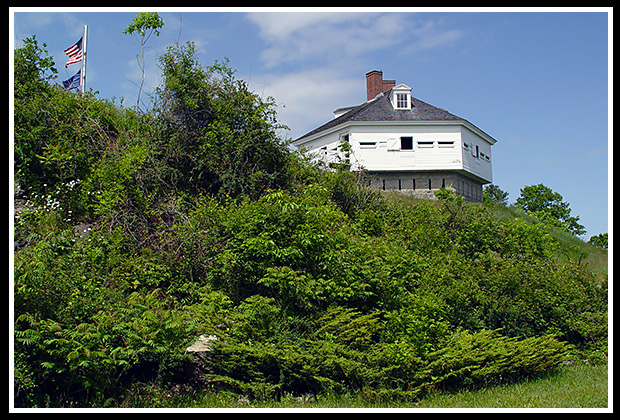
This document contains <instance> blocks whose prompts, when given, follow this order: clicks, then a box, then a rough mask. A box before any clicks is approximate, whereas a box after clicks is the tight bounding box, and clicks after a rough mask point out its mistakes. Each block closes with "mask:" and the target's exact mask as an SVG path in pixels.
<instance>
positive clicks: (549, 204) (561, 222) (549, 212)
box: [515, 184, 586, 235]
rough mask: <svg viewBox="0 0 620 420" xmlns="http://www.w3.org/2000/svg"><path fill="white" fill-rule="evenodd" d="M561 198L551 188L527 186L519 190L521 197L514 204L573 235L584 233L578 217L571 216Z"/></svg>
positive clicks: (567, 205)
mask: <svg viewBox="0 0 620 420" xmlns="http://www.w3.org/2000/svg"><path fill="white" fill-rule="evenodd" d="M562 200H563V197H562V196H561V195H560V194H559V193H556V192H553V190H551V188H549V187H547V186H545V185H543V184H538V185H529V186H526V187H523V188H521V196H519V198H517V201H516V202H515V204H516V205H517V207H520V208H522V209H523V210H525V211H526V212H527V213H529V214H531V215H534V216H535V217H537V218H538V219H540V220H542V221H544V222H547V223H550V224H551V225H553V226H555V227H558V228H560V229H564V230H567V231H569V232H571V233H573V234H575V235H583V234H584V233H586V230H585V227H584V226H583V225H581V224H579V223H578V222H579V216H571V215H570V213H571V209H570V206H569V204H568V203H567V202H565V201H562Z"/></svg>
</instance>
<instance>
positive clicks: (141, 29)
mask: <svg viewBox="0 0 620 420" xmlns="http://www.w3.org/2000/svg"><path fill="white" fill-rule="evenodd" d="M163 26H164V21H163V20H162V18H161V17H159V13H157V12H142V13H138V14H137V15H135V16H134V17H133V21H132V22H131V24H130V25H129V26H127V27H126V28H125V29H124V30H123V33H124V34H129V35H132V34H134V33H137V34H138V35H139V36H140V39H139V45H140V55H139V56H137V57H136V59H137V60H138V66H139V67H140V71H141V72H142V78H141V80H140V86H139V87H138V101H137V106H138V109H140V94H141V93H142V88H143V87H144V46H145V45H146V43H147V42H148V40H149V38H150V37H151V36H152V35H153V34H155V36H159V30H160V29H161V28H163Z"/></svg>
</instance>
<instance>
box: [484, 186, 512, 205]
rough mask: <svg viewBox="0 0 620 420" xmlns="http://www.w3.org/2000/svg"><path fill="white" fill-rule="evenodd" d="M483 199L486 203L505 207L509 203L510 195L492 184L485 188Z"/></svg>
mask: <svg viewBox="0 0 620 420" xmlns="http://www.w3.org/2000/svg"><path fill="white" fill-rule="evenodd" d="M482 197H483V199H484V202H485V203H493V204H498V205H500V206H505V205H506V203H507V202H508V193H507V192H506V191H502V190H501V189H500V188H499V187H498V186H497V185H494V184H491V185H487V186H485V187H484V191H482Z"/></svg>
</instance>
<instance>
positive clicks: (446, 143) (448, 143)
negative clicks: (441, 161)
mask: <svg viewBox="0 0 620 420" xmlns="http://www.w3.org/2000/svg"><path fill="white" fill-rule="evenodd" d="M437 145H438V146H439V147H443V148H447V147H454V140H451V141H438V142H437Z"/></svg>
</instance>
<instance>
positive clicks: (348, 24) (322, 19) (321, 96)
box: [246, 12, 462, 138]
mask: <svg viewBox="0 0 620 420" xmlns="http://www.w3.org/2000/svg"><path fill="white" fill-rule="evenodd" d="M246 18H247V19H248V20H249V21H250V22H252V23H254V24H255V25H256V26H257V27H258V36H259V37H260V39H261V40H263V41H264V42H265V44H266V46H265V48H264V49H263V50H262V51H261V52H260V54H259V57H260V59H261V61H262V63H263V65H264V67H265V69H266V72H265V73H264V74H263V75H260V76H259V75H257V74H253V75H252V84H251V86H250V87H251V89H253V90H254V91H255V92H256V93H258V94H259V95H263V94H264V96H267V95H268V96H273V97H274V98H277V101H278V104H279V108H278V116H279V119H280V121H281V122H282V123H284V124H286V125H288V126H289V127H290V128H291V132H290V133H289V135H290V136H291V137H293V138H296V137H298V136H300V135H303V134H304V133H305V132H307V131H309V130H311V129H313V128H315V127H316V126H318V125H320V124H322V123H324V122H326V121H328V120H329V119H330V118H332V117H333V114H332V111H333V110H334V109H336V108H339V107H343V106H350V105H356V104H359V103H361V102H363V101H365V100H366V89H365V78H364V74H365V73H366V72H367V71H368V70H371V69H372V68H370V67H374V66H377V65H378V64H377V63H376V60H377V53H379V54H381V53H384V52H386V53H388V54H390V53H393V54H394V55H400V56H402V55H403V54H404V55H411V54H415V53H417V52H419V51H421V50H428V49H432V48H438V47H441V46H443V45H449V44H452V43H454V42H456V41H458V40H459V39H460V38H461V36H462V32H461V31H459V30H457V29H453V28H447V26H449V25H448V24H447V23H446V22H445V21H441V20H439V19H437V18H434V17H433V16H430V15H426V14H417V13H369V12H353V13H348V12H330V13H327V12H301V13H286V12H274V13H266V12H258V13H248V14H246ZM370 63H373V64H370ZM369 65H370V67H368V66H369ZM388 77H389V76H388Z"/></svg>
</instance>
